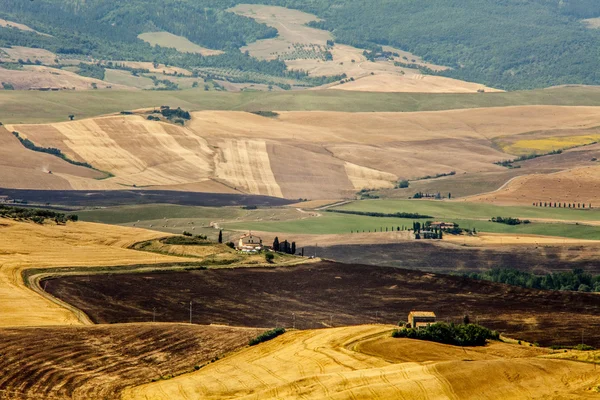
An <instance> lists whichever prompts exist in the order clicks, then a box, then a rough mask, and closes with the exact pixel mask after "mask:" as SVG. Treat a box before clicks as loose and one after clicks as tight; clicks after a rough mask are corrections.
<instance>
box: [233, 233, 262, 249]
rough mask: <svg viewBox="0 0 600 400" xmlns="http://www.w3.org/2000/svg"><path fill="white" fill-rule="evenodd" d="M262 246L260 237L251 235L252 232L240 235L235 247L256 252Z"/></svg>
mask: <svg viewBox="0 0 600 400" xmlns="http://www.w3.org/2000/svg"><path fill="white" fill-rule="evenodd" d="M262 247H263V244H262V239H261V238H259V237H258V236H255V235H253V234H252V232H250V233H247V234H245V235H242V236H241V237H240V240H239V241H238V245H237V249H238V250H240V251H244V252H256V251H259V250H261V249H262Z"/></svg>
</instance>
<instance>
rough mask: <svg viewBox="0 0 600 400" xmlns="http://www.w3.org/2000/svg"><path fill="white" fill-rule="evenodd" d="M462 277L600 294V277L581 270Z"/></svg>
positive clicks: (500, 272)
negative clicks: (541, 273) (542, 273)
mask: <svg viewBox="0 0 600 400" xmlns="http://www.w3.org/2000/svg"><path fill="white" fill-rule="evenodd" d="M464 276H466V277H468V278H471V279H479V280H486V281H491V282H497V283H505V284H508V285H513V286H520V287H524V288H529V289H541V290H564V291H578V292H600V275H592V274H590V273H587V272H584V271H583V270H582V269H574V270H572V271H569V272H555V273H550V274H546V275H536V274H533V273H531V272H525V271H519V270H516V269H513V268H494V269H491V270H489V271H485V272H477V273H470V274H466V275H464Z"/></svg>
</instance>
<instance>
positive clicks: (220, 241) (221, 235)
mask: <svg viewBox="0 0 600 400" xmlns="http://www.w3.org/2000/svg"><path fill="white" fill-rule="evenodd" d="M219 243H223V231H222V230H220V231H219Z"/></svg>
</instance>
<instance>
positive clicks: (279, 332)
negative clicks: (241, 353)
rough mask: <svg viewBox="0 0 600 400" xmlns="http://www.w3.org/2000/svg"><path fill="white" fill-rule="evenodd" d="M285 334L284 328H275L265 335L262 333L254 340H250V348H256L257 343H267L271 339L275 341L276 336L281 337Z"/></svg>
mask: <svg viewBox="0 0 600 400" xmlns="http://www.w3.org/2000/svg"><path fill="white" fill-rule="evenodd" d="M284 333H285V328H275V329H271V330H270V331H267V332H265V333H263V334H262V335H260V336H257V337H255V338H254V339H252V340H250V343H249V344H250V346H256V345H257V344H259V343H262V342H267V341H269V340H271V339H275V338H276V337H277V336H280V335H283V334H284Z"/></svg>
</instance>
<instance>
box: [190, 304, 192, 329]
mask: <svg viewBox="0 0 600 400" xmlns="http://www.w3.org/2000/svg"><path fill="white" fill-rule="evenodd" d="M191 323H192V300H190V324H191Z"/></svg>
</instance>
